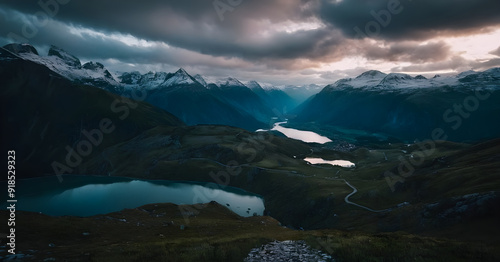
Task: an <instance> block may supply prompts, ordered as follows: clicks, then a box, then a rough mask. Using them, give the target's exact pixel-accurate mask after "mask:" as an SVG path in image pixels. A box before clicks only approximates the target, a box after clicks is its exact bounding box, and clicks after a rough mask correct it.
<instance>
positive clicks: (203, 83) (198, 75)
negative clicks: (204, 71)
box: [193, 74, 208, 87]
mask: <svg viewBox="0 0 500 262" xmlns="http://www.w3.org/2000/svg"><path fill="white" fill-rule="evenodd" d="M193 78H194V79H195V80H196V81H198V83H200V84H201V85H202V86H204V87H207V86H208V84H207V81H205V79H204V78H203V76H201V75H200V74H197V75H195V76H194V77H193Z"/></svg>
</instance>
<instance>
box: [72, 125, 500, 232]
mask: <svg viewBox="0 0 500 262" xmlns="http://www.w3.org/2000/svg"><path fill="white" fill-rule="evenodd" d="M312 148H313V149H314V152H313V153H311V146H310V145H307V144H304V143H301V142H299V141H294V140H290V139H285V138H281V137H276V136H272V135H269V134H255V133H250V132H246V131H244V130H241V129H237V128H230V127H223V126H196V127H175V128H172V127H170V128H167V127H161V128H160V127H158V128H154V129H151V130H149V131H147V132H145V133H143V134H142V135H140V136H138V137H136V138H134V139H132V140H130V141H127V142H124V143H121V144H118V145H116V146H113V147H110V148H108V149H107V150H106V151H105V155H108V156H110V157H108V158H107V159H105V158H103V157H96V158H94V159H92V160H90V161H88V162H87V163H86V164H85V165H83V166H82V171H85V172H84V173H98V171H99V170H101V171H103V174H109V173H110V174H111V175H116V176H130V177H138V178H148V179H167V180H192V181H202V182H222V183H226V182H227V183H228V184H229V185H231V186H235V187H240V188H243V189H246V190H248V191H251V192H254V193H257V194H260V195H262V196H264V198H265V201H266V209H267V214H269V215H271V216H273V217H275V218H276V219H278V220H280V221H281V222H282V223H283V224H285V225H287V226H291V227H295V228H299V227H304V228H309V229H319V228H341V229H349V230H363V231H366V232H380V231H397V230H405V231H407V232H415V233H417V232H419V233H432V234H440V232H445V231H449V232H453V230H460V229H461V228H464V226H465V225H466V224H469V223H476V222H477V221H479V220H480V219H482V218H481V217H480V215H478V216H477V217H474V216H473V217H472V218H470V219H469V220H463V221H459V222H457V223H455V224H454V223H450V224H449V225H446V226H429V225H427V224H425V223H430V222H429V221H428V220H426V219H424V218H422V212H424V210H425V208H426V205H428V204H432V203H435V202H439V201H452V200H451V198H453V197H459V196H463V195H466V194H471V193H486V192H489V191H496V190H498V189H499V188H500V184H499V183H500V182H499V179H498V172H499V171H498V170H500V162H498V161H494V159H495V156H498V154H499V152H500V145H499V144H498V142H495V141H494V142H488V143H486V144H485V145H479V146H475V147H471V146H468V145H465V144H456V143H450V142H438V143H437V144H436V150H435V151H434V153H433V154H432V155H430V156H428V157H427V158H426V159H425V161H424V162H423V163H422V164H420V165H418V166H415V171H414V172H413V174H412V175H411V176H409V177H407V178H405V179H404V183H400V184H397V185H396V186H395V189H396V190H395V191H394V192H393V191H392V190H391V188H390V187H389V185H388V183H387V182H386V180H385V177H384V173H385V172H386V171H392V172H394V173H396V174H398V171H397V170H398V165H399V164H400V160H399V159H400V157H404V158H406V159H410V158H411V155H412V154H416V153H418V152H419V151H420V146H419V145H418V144H415V145H410V146H408V145H405V144H393V145H391V146H386V147H385V148H378V149H367V148H358V149H356V150H354V151H352V152H338V151H333V150H328V149H324V148H321V149H320V148H319V146H315V147H312ZM405 152H406V153H405ZM294 156H297V158H294ZM305 156H315V157H323V158H326V159H339V158H342V159H348V160H351V161H354V162H355V163H356V164H357V167H356V168H355V169H346V168H340V167H331V166H325V165H324V166H311V165H308V164H306V163H305V162H304V161H303V160H301V159H299V158H302V157H305ZM386 157H387V160H386V159H385V158H386ZM472 164H473V166H474V168H471V167H470V166H471V165H472ZM227 165H231V166H229V167H228V166H227ZM102 166H108V167H113V169H109V170H103V169H102V168H100V167H102ZM211 174H212V176H211ZM214 174H218V175H214ZM478 174H480V175H478ZM217 178H219V179H220V180H219V181H217V180H216V179H217ZM342 179H346V180H347V181H349V182H350V183H351V184H352V185H354V186H355V187H356V188H358V190H359V191H358V193H356V194H355V195H353V196H352V197H351V201H354V202H356V203H359V204H362V205H365V206H368V207H370V208H373V209H377V210H380V209H386V208H391V207H395V206H396V205H398V204H400V203H403V202H410V203H411V205H410V206H408V207H403V208H397V209H395V210H394V211H392V212H389V213H372V212H369V211H366V210H364V209H360V208H359V207H355V206H352V205H348V204H346V203H345V202H344V197H345V196H346V195H347V194H349V193H351V192H352V189H351V188H350V187H348V186H347V185H346V184H345V183H344V182H343V180H342ZM450 203H451V202H450ZM448 205H450V204H448ZM445 207H446V208H447V206H445V205H443V208H445ZM438 211H443V212H444V211H445V210H438ZM438 211H436V212H435V213H436V215H439V212H438ZM491 215H493V217H497V216H498V214H489V215H488V216H490V217H491ZM436 219H437V218H436ZM478 219H479V220H478ZM475 221H476V222H475ZM431 222H432V219H431ZM422 223H424V226H422ZM489 225H490V226H492V227H494V230H491V229H488V228H487V227H482V228H481V230H478V231H477V232H475V236H476V237H478V238H480V237H481V236H482V235H483V236H484V238H485V239H489V240H492V241H498V240H499V239H498V238H497V237H496V238H495V237H493V235H494V234H496V231H498V230H497V228H498V227H496V225H495V224H494V223H490V224H489ZM450 227H451V229H450ZM457 232H458V231H457ZM451 235H453V236H454V237H455V236H458V237H462V238H463V237H465V236H461V235H460V234H451ZM451 235H450V236H451ZM499 242H500V241H499Z"/></svg>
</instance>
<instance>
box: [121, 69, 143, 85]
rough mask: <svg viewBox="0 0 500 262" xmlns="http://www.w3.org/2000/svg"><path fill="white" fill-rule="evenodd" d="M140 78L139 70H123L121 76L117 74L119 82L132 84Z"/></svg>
mask: <svg viewBox="0 0 500 262" xmlns="http://www.w3.org/2000/svg"><path fill="white" fill-rule="evenodd" d="M141 78H142V74H141V73H140V72H139V71H133V72H125V73H123V74H122V75H121V76H118V79H119V80H120V83H122V84H128V85H133V84H137V83H138V82H139V81H140V80H141Z"/></svg>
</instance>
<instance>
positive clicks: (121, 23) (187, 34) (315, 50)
mask: <svg viewBox="0 0 500 262" xmlns="http://www.w3.org/2000/svg"><path fill="white" fill-rule="evenodd" d="M222 2H226V1H222ZM309 5H310V4H308V1H301V0H287V1H285V0H280V1H270V2H267V1H242V3H241V4H240V5H239V6H235V7H232V8H233V9H234V10H232V11H227V12H225V13H223V17H224V20H223V21H220V18H219V14H218V12H217V10H216V8H215V7H214V5H213V1H207V0H196V1H195V0H191V1H180V0H179V1H166V0H152V1H148V2H147V3H144V2H141V1H135V0H134V1H132V0H129V1H118V0H115V1H97V0H89V1H75V0H73V1H70V2H69V3H68V4H66V5H61V6H60V8H59V12H57V14H56V15H55V19H57V20H59V21H62V22H65V23H70V24H73V25H76V26H83V27H87V28H92V29H94V30H99V31H103V32H121V33H123V34H131V35H134V36H136V37H138V38H143V39H147V40H152V41H162V42H165V43H167V44H169V45H173V46H177V47H182V48H185V49H189V50H192V51H195V52H201V53H203V54H210V55H216V56H217V55H220V56H230V57H232V56H235V57H242V58H246V59H252V60H258V59H260V58H272V57H274V58H286V59H293V58H297V57H302V56H310V57H311V58H314V57H315V56H319V55H322V54H324V53H321V52H322V50H321V47H322V46H321V43H324V42H325V41H326V42H328V43H330V44H339V43H340V42H341V40H340V39H339V40H337V41H332V39H331V34H330V31H329V30H310V31H303V30H302V31H300V30H299V31H296V32H294V33H285V32H271V35H270V36H261V35H259V33H260V32H261V31H262V30H264V29H266V27H269V26H271V25H272V24H274V23H279V22H284V21H287V20H296V19H299V20H300V19H304V20H307V19H311V18H313V17H312V13H311V12H310V11H307V10H309V7H308V6H309ZM4 6H9V7H11V8H15V9H17V10H20V11H22V12H24V13H27V14H34V13H36V12H39V11H40V10H42V8H41V7H40V6H39V5H37V4H36V1H33V2H28V1H10V2H7V3H4ZM262 21H265V22H266V23H262ZM18 30H19V29H18Z"/></svg>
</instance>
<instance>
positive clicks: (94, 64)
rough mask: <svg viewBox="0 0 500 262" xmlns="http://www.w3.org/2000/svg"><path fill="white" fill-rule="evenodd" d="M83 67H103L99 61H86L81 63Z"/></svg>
mask: <svg viewBox="0 0 500 262" xmlns="http://www.w3.org/2000/svg"><path fill="white" fill-rule="evenodd" d="M83 68H85V69H88V70H94V71H95V70H97V69H104V65H103V64H101V63H99V62H92V61H90V62H87V63H85V64H84V65H83Z"/></svg>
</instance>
